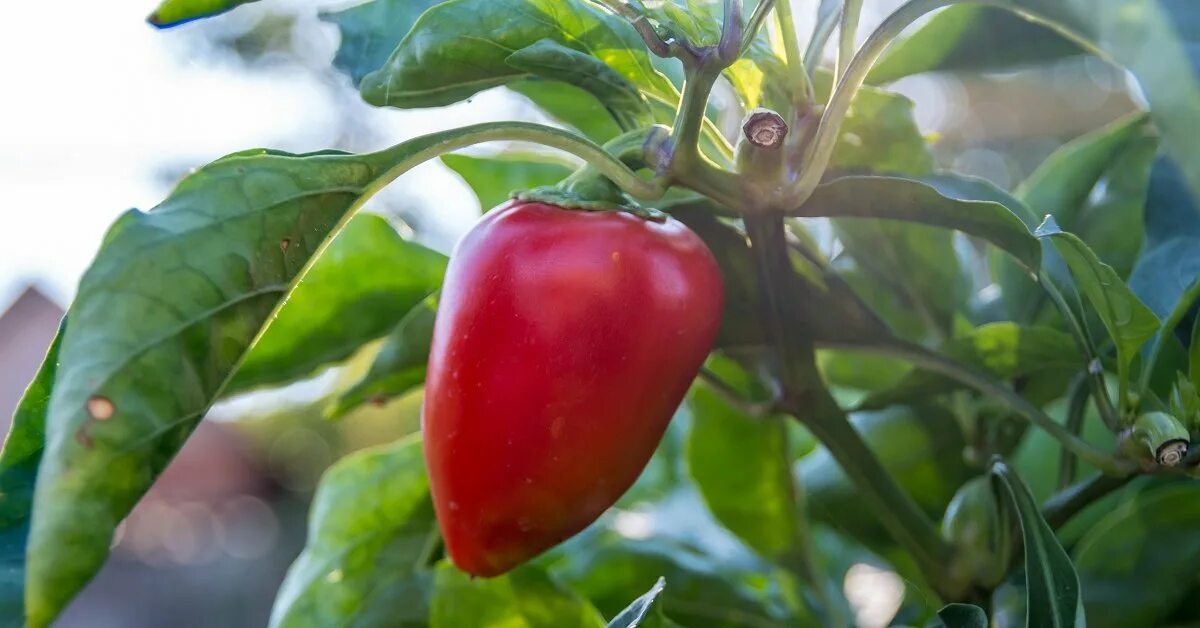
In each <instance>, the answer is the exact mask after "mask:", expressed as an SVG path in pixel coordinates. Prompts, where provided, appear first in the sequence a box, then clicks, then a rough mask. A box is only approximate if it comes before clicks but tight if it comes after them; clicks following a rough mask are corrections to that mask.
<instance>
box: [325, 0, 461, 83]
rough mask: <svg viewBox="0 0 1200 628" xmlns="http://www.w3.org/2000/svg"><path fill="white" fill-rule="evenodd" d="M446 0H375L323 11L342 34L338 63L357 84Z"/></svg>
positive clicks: (338, 66)
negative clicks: (436, 6) (423, 15)
mask: <svg viewBox="0 0 1200 628" xmlns="http://www.w3.org/2000/svg"><path fill="white" fill-rule="evenodd" d="M441 1H442V0H372V1H370V2H364V3H362V4H358V5H355V6H352V7H350V8H348V9H343V10H341V11H331V12H321V13H320V14H319V16H320V18H321V20H323V21H326V22H332V23H334V24H336V25H337V27H338V31H340V32H341V34H342V41H341V43H340V44H339V45H338V49H337V54H336V55H335V56H334V58H333V65H334V67H336V68H338V69H339V70H341V71H343V72H345V73H346V74H348V75H350V80H351V81H352V82H353V83H354V85H355V86H357V85H358V84H359V83H360V82H362V79H363V77H364V76H366V75H367V74H369V73H371V72H374V71H375V70H378V69H379V68H381V67H383V64H384V63H387V60H388V57H389V56H391V54H392V51H393V50H395V49H396V46H397V45H399V44H400V40H402V39H404V35H405V34H406V33H407V32H408V30H409V29H410V28H412V25H413V23H414V22H416V21H417V18H418V17H420V15H421V14H422V13H424V12H425V10H426V9H428V8H429V7H431V6H433V5H435V4H438V3H439V2H441Z"/></svg>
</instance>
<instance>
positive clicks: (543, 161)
mask: <svg viewBox="0 0 1200 628" xmlns="http://www.w3.org/2000/svg"><path fill="white" fill-rule="evenodd" d="M442 163H445V164H446V166H447V167H448V168H450V169H451V170H453V171H454V172H455V173H456V174H458V176H460V177H462V178H463V180H464V181H466V182H467V185H469V186H470V187H471V190H472V191H474V192H475V196H477V197H478V198H479V206H480V208H482V209H483V211H484V212H486V211H488V210H490V209H492V208H494V207H498V206H499V205H500V204H501V203H503V202H504V201H507V200H508V199H509V198H510V197H511V196H512V193H513V192H516V191H521V190H529V189H532V188H536V187H541V186H544V185H553V184H555V183H558V182H559V181H561V180H562V179H564V178H566V177H567V176H568V175H570V174H571V172H572V171H573V170H574V169H573V168H571V167H570V166H569V165H567V164H566V163H564V162H563V161H561V160H554V159H553V158H551V157H547V156H545V155H539V154H536V153H501V154H499V155H495V156H490V157H472V156H469V155H442Z"/></svg>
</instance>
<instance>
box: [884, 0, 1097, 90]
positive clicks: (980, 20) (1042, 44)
mask: <svg viewBox="0 0 1200 628" xmlns="http://www.w3.org/2000/svg"><path fill="white" fill-rule="evenodd" d="M1014 42H1020V45H1014ZM1081 53H1083V50H1081V49H1080V48H1079V46H1078V45H1077V44H1075V43H1073V42H1072V41H1070V40H1069V39H1067V38H1065V37H1063V36H1062V35H1061V34H1059V33H1057V32H1055V31H1054V30H1053V29H1051V28H1048V27H1046V26H1043V25H1041V24H1036V23H1034V22H1031V21H1029V20H1026V19H1024V18H1022V17H1020V16H1018V15H1014V14H1013V13H1012V12H1010V11H1005V10H1003V9H998V8H994V7H987V6H977V5H970V4H964V5H957V6H951V7H948V8H946V9H944V10H943V11H941V12H939V13H938V14H937V15H935V16H934V17H933V19H931V20H929V22H928V23H926V24H925V25H924V26H922V27H921V28H920V29H919V30H917V31H916V32H914V33H913V34H912V35H910V36H908V37H905V38H903V39H901V40H899V41H897V42H896V43H895V44H893V45H892V46H891V47H890V48H889V49H888V51H887V52H886V53H885V54H884V56H883V57H882V58H881V59H880V60H879V61H878V62H876V63H875V67H873V68H872V69H871V73H870V74H869V75H868V76H867V82H868V83H871V84H881V83H890V82H892V81H895V80H896V79H899V78H903V77H905V76H909V75H912V74H919V73H922V72H943V71H983V70H1003V69H1008V68H1014V67H1019V66H1023V65H1031V64H1035V63H1045V62H1048V61H1053V60H1055V59H1060V58H1062V57H1066V56H1070V55H1076V54H1081Z"/></svg>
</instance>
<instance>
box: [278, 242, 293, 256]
mask: <svg viewBox="0 0 1200 628" xmlns="http://www.w3.org/2000/svg"><path fill="white" fill-rule="evenodd" d="M291 245H292V241H291V240H289V239H288V238H284V239H283V240H280V241H279V250H280V251H283V252H284V253H287V250H288V247H289V246H291Z"/></svg>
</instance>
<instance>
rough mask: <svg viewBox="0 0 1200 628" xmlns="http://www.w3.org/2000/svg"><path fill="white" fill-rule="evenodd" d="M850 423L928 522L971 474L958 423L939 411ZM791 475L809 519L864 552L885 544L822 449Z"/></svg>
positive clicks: (874, 415)
mask: <svg viewBox="0 0 1200 628" xmlns="http://www.w3.org/2000/svg"><path fill="white" fill-rule="evenodd" d="M850 421H851V423H852V424H853V425H854V428H855V429H856V430H857V431H858V432H859V434H861V435H862V437H863V440H864V441H866V443H867V446H869V447H870V448H871V450H872V451H873V452H875V455H876V456H878V458H879V461H880V463H882V464H883V466H884V468H886V469H887V470H888V473H889V474H890V475H891V476H892V477H893V478H895V479H896V482H897V483H898V484H899V485H900V487H901V488H903V489H904V490H905V492H907V493H908V494H909V495H912V497H913V498H914V499H915V500H917V503H918V504H919V505H920V506H921V508H922V509H923V510H925V511H926V512H927V513H929V514H930V516H940V515H941V513H942V511H943V510H945V508H946V505H947V504H949V503H950V500H951V498H953V497H954V492H955V491H956V490H958V487H959V486H961V485H962V483H963V482H965V481H966V480H967V479H968V478H970V477H971V475H972V473H973V472H972V471H971V469H970V468H968V467H967V465H966V463H965V462H964V461H963V455H962V454H963V448H964V447H965V446H966V443H965V441H964V439H963V435H962V430H961V429H960V428H959V426H958V422H957V421H956V420H955V418H954V416H953V415H951V414H950V413H949V412H947V411H946V410H945V409H943V408H941V407H939V406H935V405H925V406H920V407H912V408H910V407H907V406H897V407H893V408H890V409H888V410H886V411H883V412H856V413H854V414H853V415H851V417H850ZM795 472H796V474H797V476H798V477H799V478H800V480H801V481H802V482H804V489H805V493H806V495H807V498H808V512H809V514H810V515H811V516H812V517H813V518H814V519H816V520H818V521H822V522H825V523H828V524H829V525H831V526H833V527H834V528H837V529H839V530H841V531H843V532H845V533H847V534H850V535H852V536H854V537H855V538H856V539H858V540H859V541H861V542H863V543H865V544H867V545H869V546H874V547H879V546H880V544H889V543H890V536H889V535H888V534H887V532H886V531H885V529H884V528H883V526H882V524H880V522H879V521H878V520H877V519H876V518H874V517H866V516H863V509H862V501H861V500H860V499H859V495H858V491H857V489H856V488H855V487H854V484H853V483H852V482H851V481H850V479H849V478H848V477H846V474H845V472H844V471H842V468H841V467H840V466H839V465H838V464H837V462H836V461H835V460H834V459H833V456H832V455H830V453H829V451H828V450H827V449H826V448H825V447H818V448H817V449H816V450H815V451H813V452H812V453H811V454H809V455H807V456H805V457H804V458H803V459H801V460H800V461H799V462H798V463H797V464H796V466H795Z"/></svg>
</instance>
